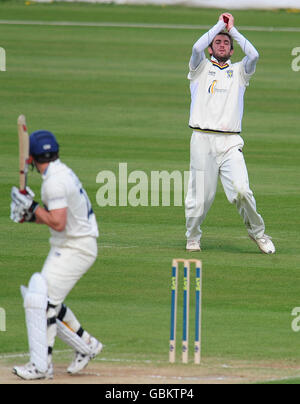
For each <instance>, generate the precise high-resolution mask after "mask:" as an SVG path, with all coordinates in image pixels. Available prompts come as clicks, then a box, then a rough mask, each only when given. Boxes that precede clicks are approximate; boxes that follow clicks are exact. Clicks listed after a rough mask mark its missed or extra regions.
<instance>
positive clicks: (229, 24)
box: [222, 13, 234, 32]
mask: <svg viewBox="0 0 300 404" xmlns="http://www.w3.org/2000/svg"><path fill="white" fill-rule="evenodd" d="M222 18H223V21H224V22H225V23H226V24H227V25H226V28H227V31H228V32H229V31H230V30H231V28H233V27H234V17H233V15H232V14H229V13H223V14H222Z"/></svg>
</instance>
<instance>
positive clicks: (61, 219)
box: [35, 206, 68, 232]
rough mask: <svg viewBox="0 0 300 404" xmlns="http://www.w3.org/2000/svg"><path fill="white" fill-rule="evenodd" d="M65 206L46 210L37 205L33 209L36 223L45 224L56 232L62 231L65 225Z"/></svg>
mask: <svg viewBox="0 0 300 404" xmlns="http://www.w3.org/2000/svg"><path fill="white" fill-rule="evenodd" d="M67 211H68V209H67V208H63V209H55V210H51V211H47V210H46V209H44V208H42V207H41V206H39V207H38V208H37V209H36V211H35V217H36V223H38V224H45V225H47V226H48V227H50V228H51V229H53V230H55V231H57V232H63V231H64V230H65V228H66V225H67Z"/></svg>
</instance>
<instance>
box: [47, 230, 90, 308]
mask: <svg viewBox="0 0 300 404" xmlns="http://www.w3.org/2000/svg"><path fill="white" fill-rule="evenodd" d="M76 243H77V244H78V247H77V248H75V246H72V247H71V246H69V247H68V246H66V247H55V246H52V247H51V250H50V253H49V255H48V258H47V259H46V262H45V264H44V267H43V270H42V276H43V277H44V278H45V279H46V282H47V286H48V298H49V301H50V303H51V304H53V305H55V306H58V305H59V304H62V303H63V302H64V300H65V299H66V297H67V296H68V294H69V293H70V291H71V290H72V289H73V288H74V286H75V285H76V283H77V282H78V281H79V280H80V279H81V278H82V276H83V275H84V274H85V273H86V272H87V271H88V270H89V269H90V267H91V266H92V265H93V264H94V262H95V261H96V258H97V253H98V247H97V240H96V238H94V237H85V238H82V239H79V240H78V241H77V242H76Z"/></svg>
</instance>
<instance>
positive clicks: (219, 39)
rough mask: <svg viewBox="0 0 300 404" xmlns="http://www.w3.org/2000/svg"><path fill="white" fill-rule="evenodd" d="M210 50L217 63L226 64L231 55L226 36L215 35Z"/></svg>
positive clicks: (229, 43)
mask: <svg viewBox="0 0 300 404" xmlns="http://www.w3.org/2000/svg"><path fill="white" fill-rule="evenodd" d="M210 50H211V54H212V56H214V57H215V58H216V59H217V60H218V61H219V62H227V60H228V59H230V57H231V56H232V55H233V49H231V42H230V39H229V38H228V37H227V36H226V35H217V36H216V38H215V39H214V42H213V44H212V48H210Z"/></svg>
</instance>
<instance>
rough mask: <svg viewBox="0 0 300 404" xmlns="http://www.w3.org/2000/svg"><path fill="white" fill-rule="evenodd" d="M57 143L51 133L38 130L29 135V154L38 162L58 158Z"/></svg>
mask: <svg viewBox="0 0 300 404" xmlns="http://www.w3.org/2000/svg"><path fill="white" fill-rule="evenodd" d="M58 152H59V144H58V143H57V140H56V137H55V136H54V135H53V133H51V132H49V131H47V130H38V131H36V132H33V133H32V134H31V135H30V155H31V156H32V157H33V158H34V159H35V160H36V161H38V162H39V163H47V162H50V161H54V160H56V159H57V158H58Z"/></svg>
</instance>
